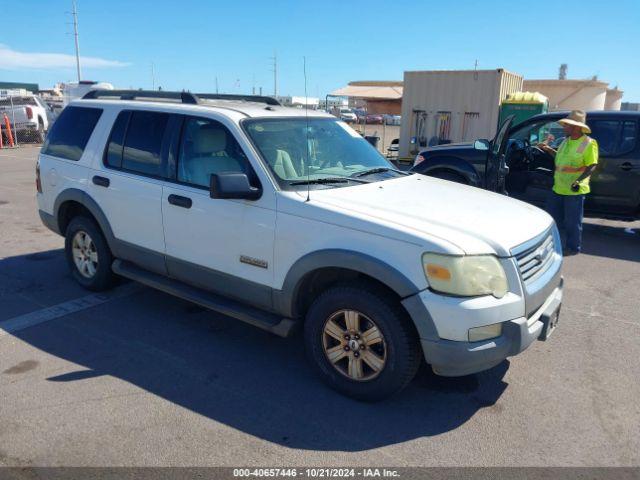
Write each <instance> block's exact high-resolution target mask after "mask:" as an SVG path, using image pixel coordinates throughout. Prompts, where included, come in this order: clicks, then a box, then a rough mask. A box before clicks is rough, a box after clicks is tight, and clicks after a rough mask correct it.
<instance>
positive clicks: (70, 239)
mask: <svg viewBox="0 0 640 480" xmlns="http://www.w3.org/2000/svg"><path fill="white" fill-rule="evenodd" d="M87 238H88V242H87V241H86V239H87ZM64 248H65V254H66V257H67V263H68V264H69V268H70V269H71V275H72V276H73V278H74V279H75V280H76V281H77V282H78V283H79V284H80V285H82V286H83V287H84V288H86V289H88V290H92V291H94V292H99V291H102V290H107V289H108V288H109V287H111V286H112V285H113V281H114V278H115V276H114V274H113V272H112V271H111V263H112V262H113V256H112V255H111V250H109V246H108V245H107V241H106V239H105V238H104V235H103V234H102V232H101V231H100V228H99V227H98V225H97V224H96V223H95V221H93V220H92V219H90V218H88V217H84V216H78V217H75V218H73V219H72V220H71V222H70V223H69V226H68V227H67V231H66V234H65V242H64ZM83 260H84V261H83Z"/></svg>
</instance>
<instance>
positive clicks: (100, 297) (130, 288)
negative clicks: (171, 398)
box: [0, 283, 144, 338]
mask: <svg viewBox="0 0 640 480" xmlns="http://www.w3.org/2000/svg"><path fill="white" fill-rule="evenodd" d="M143 288H144V287H142V286H141V285H139V284H136V283H129V284H127V285H123V286H122V287H119V288H118V289H116V290H113V291H112V292H109V293H94V294H91V295H87V296H85V297H80V298H76V299H74V300H69V301H67V302H63V303H58V304H57V305H52V306H51V307H46V308H43V309H41V310H36V311H35V312H29V313H25V314H24V315H19V316H17V317H13V318H10V319H8V320H3V321H1V322H0V338H2V337H4V336H5V335H9V334H12V333H15V332H18V331H20V330H24V329H25V328H29V327H33V326H34V325H38V324H40V323H44V322H48V321H50V320H55V319H56V318H60V317H64V316H66V315H69V314H71V313H76V312H80V311H82V310H86V309H87V308H92V307H95V306H97V305H102V304H103V303H106V302H108V301H110V300H114V299H116V298H122V297H126V296H128V295H131V294H134V293H136V292H139V291H140V290H142V289H143Z"/></svg>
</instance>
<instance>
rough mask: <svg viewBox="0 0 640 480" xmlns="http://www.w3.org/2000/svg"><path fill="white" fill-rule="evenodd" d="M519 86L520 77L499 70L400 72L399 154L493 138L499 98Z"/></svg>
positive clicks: (520, 85) (517, 88) (514, 90)
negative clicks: (401, 95) (401, 78)
mask: <svg viewBox="0 0 640 480" xmlns="http://www.w3.org/2000/svg"><path fill="white" fill-rule="evenodd" d="M520 90H522V76H521V75H518V74H515V73H511V72H508V71H506V70H504V69H502V68H499V69H497V70H436V71H421V72H405V73H404V91H403V97H402V126H401V127H400V157H408V156H410V155H415V154H416V153H418V152H419V151H420V150H421V149H423V148H425V147H427V146H429V145H437V144H443V143H453V142H462V141H468V142H472V141H474V140H476V139H478V138H486V139H490V138H493V136H494V135H495V132H496V126H497V125H498V116H499V113H500V111H499V108H500V103H501V102H502V100H504V99H505V98H506V97H507V95H508V94H510V93H513V92H517V91H520Z"/></svg>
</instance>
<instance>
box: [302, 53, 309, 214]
mask: <svg viewBox="0 0 640 480" xmlns="http://www.w3.org/2000/svg"><path fill="white" fill-rule="evenodd" d="M302 71H303V73H304V119H305V122H306V125H307V126H306V129H305V130H306V133H307V135H306V136H307V148H305V157H306V158H305V161H304V163H305V165H306V167H307V200H306V201H307V202H308V201H309V200H311V198H310V195H311V184H310V183H309V178H310V176H311V175H310V173H309V170H310V169H309V99H308V98H307V57H302Z"/></svg>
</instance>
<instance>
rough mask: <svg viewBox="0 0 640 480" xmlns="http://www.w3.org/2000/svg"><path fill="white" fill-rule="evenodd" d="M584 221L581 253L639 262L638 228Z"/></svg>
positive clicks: (639, 243) (639, 236)
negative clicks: (629, 229) (630, 230)
mask: <svg viewBox="0 0 640 480" xmlns="http://www.w3.org/2000/svg"><path fill="white" fill-rule="evenodd" d="M632 232H633V233H630V232H628V231H627V230H626V229H625V227H612V226H610V225H599V224H595V223H584V224H583V232H582V253H585V254H587V255H594V256H598V257H609V258H615V259H618V260H629V261H632V262H640V229H635V230H632Z"/></svg>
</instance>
